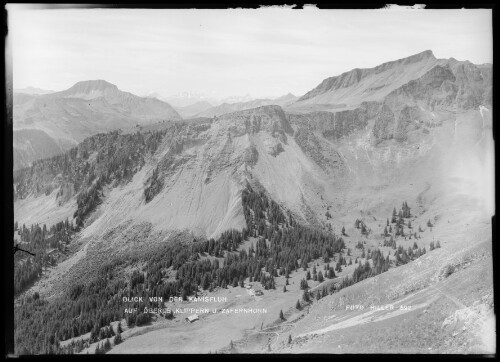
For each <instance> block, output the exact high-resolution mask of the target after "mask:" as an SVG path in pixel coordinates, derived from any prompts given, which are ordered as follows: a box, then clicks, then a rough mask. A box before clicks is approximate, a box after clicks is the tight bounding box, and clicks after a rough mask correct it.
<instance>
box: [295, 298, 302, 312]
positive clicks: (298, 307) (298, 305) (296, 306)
mask: <svg viewBox="0 0 500 362" xmlns="http://www.w3.org/2000/svg"><path fill="white" fill-rule="evenodd" d="M295 308H297V309H298V310H300V308H301V307H300V302H299V300H298V299H297V303H295Z"/></svg>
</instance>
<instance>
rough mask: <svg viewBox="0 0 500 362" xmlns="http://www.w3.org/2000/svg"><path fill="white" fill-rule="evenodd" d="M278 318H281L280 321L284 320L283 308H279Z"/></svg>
mask: <svg viewBox="0 0 500 362" xmlns="http://www.w3.org/2000/svg"><path fill="white" fill-rule="evenodd" d="M280 319H281V320H282V321H284V320H285V316H284V315H283V309H281V310H280Z"/></svg>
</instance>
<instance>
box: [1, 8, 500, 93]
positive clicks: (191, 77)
mask: <svg viewBox="0 0 500 362" xmlns="http://www.w3.org/2000/svg"><path fill="white" fill-rule="evenodd" d="M8 22H9V23H8V25H9V35H10V38H9V39H10V40H11V41H12V51H13V56H12V61H13V81H14V88H24V87H26V86H34V87H39V88H43V89H51V90H63V89H66V88H69V87H70V86H72V85H73V84H74V83H76V82H78V81H81V80H88V79H105V80H107V81H109V82H111V83H114V84H116V85H117V86H118V87H119V88H120V89H122V90H125V91H129V92H132V93H135V94H138V95H143V94H145V93H148V92H150V91H156V92H159V93H160V94H162V95H165V96H168V95H171V94H175V93H179V92H183V91H189V92H194V93H204V94H207V95H208V94H213V95H215V96H219V97H222V96H229V95H244V94H251V95H252V96H256V97H259V96H260V97H262V96H279V95H283V94H285V93H288V92H292V93H294V94H295V95H302V94H304V93H306V92H307V91H309V90H310V89H312V88H314V87H315V86H317V85H318V84H319V83H320V82H321V81H322V80H323V79H325V78H327V77H331V76H335V75H338V74H340V73H343V72H345V71H348V70H351V69H353V68H367V67H373V66H376V65H378V64H380V63H383V62H387V61H391V60H396V59H399V58H404V57H407V56H410V55H412V54H415V53H419V52H421V51H424V50H427V49H431V50H432V51H433V52H434V55H435V56H436V57H437V58H450V57H454V58H456V59H458V60H470V61H472V62H473V63H487V62H488V63H491V62H492V53H493V45H492V30H491V27H492V21H491V11H490V10H406V11H403V10H317V9H309V10H291V9H260V10H241V9H240V10H129V9H118V10H117V9H94V10H92V9H70V10H68V9H65V10H63V9H59V10H23V11H20V10H18V11H15V10H12V11H10V12H9V18H8Z"/></svg>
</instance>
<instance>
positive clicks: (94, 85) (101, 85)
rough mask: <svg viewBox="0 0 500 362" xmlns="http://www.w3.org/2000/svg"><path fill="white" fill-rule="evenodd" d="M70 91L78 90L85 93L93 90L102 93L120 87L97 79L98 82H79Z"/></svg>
mask: <svg viewBox="0 0 500 362" xmlns="http://www.w3.org/2000/svg"><path fill="white" fill-rule="evenodd" d="M70 89H78V90H85V91H92V90H101V91H102V90H105V89H118V87H117V86H116V85H114V84H112V83H110V82H108V81H105V80H103V79H96V80H84V81H81V82H77V83H75V85H73V86H72V87H71V88H70Z"/></svg>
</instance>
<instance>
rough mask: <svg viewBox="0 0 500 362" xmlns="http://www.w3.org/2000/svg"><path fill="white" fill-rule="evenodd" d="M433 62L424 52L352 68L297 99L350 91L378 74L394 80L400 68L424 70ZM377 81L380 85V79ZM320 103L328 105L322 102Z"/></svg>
mask: <svg viewBox="0 0 500 362" xmlns="http://www.w3.org/2000/svg"><path fill="white" fill-rule="evenodd" d="M435 61H436V58H435V57H434V54H433V53H432V51H431V50H425V51H423V52H420V53H417V54H413V55H410V56H408V57H405V58H401V59H397V60H393V61H389V62H385V63H382V64H380V65H378V66H376V67H374V68H354V69H352V70H350V71H347V72H344V73H342V74H340V75H338V76H334V77H329V78H326V79H324V80H323V81H322V82H321V83H320V84H319V85H318V86H317V87H316V88H314V89H313V90H311V91H309V92H308V93H306V94H305V95H303V96H302V97H301V98H299V102H300V101H306V100H309V99H311V98H314V97H317V96H320V95H322V94H325V93H328V92H335V91H337V90H339V89H348V88H350V89H352V88H354V87H356V86H358V85H359V84H362V81H364V80H365V79H367V78H370V79H373V80H374V79H375V78H376V77H381V76H380V74H383V76H382V78H385V79H388V78H394V77H397V74H398V73H401V71H400V70H399V69H401V68H406V67H408V68H421V69H426V67H427V66H428V65H429V64H430V63H434V62H435ZM378 81H379V83H381V80H380V79H379V80H378ZM393 83H394V81H393ZM371 84H373V82H371ZM384 86H385V85H384V84H381V85H379V86H378V89H380V88H383V87H384ZM372 88H373V86H372ZM365 91H368V92H367V93H369V92H371V91H372V89H365ZM322 102H323V103H328V102H325V101H324V100H323V101H322Z"/></svg>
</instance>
